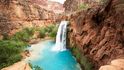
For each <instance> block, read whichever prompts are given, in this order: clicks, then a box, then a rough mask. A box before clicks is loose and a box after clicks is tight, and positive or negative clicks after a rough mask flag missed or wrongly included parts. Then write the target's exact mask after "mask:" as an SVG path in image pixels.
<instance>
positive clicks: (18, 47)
mask: <svg viewBox="0 0 124 70" xmlns="http://www.w3.org/2000/svg"><path fill="white" fill-rule="evenodd" d="M24 46H27V44H26V43H24V42H22V41H14V40H1V41H0V69H1V68H3V67H6V66H9V65H11V64H13V63H15V62H17V61H20V60H21V58H22V57H21V55H20V52H21V51H23V49H24Z"/></svg>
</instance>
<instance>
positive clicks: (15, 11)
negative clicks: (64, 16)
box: [0, 0, 55, 35]
mask: <svg viewBox="0 0 124 70" xmlns="http://www.w3.org/2000/svg"><path fill="white" fill-rule="evenodd" d="M32 1H34V0H32ZM32 1H28V0H10V2H7V3H5V4H4V3H1V4H0V34H4V33H7V34H10V35H11V34H14V33H15V32H17V31H18V30H20V29H21V28H24V27H33V26H35V27H41V26H43V25H45V24H49V23H53V22H54V19H55V13H54V12H52V11H49V10H46V9H44V8H42V7H41V6H40V5H39V3H40V2H42V1H38V2H36V1H34V3H33V2H32ZM44 1H45V0H44ZM36 3H38V4H36ZM44 3H45V2H44ZM41 4H42V3H41ZM43 5H46V4H43Z"/></svg>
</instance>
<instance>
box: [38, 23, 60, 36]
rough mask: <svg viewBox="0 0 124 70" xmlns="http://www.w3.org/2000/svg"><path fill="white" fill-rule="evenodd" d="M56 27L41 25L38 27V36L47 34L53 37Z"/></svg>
mask: <svg viewBox="0 0 124 70" xmlns="http://www.w3.org/2000/svg"><path fill="white" fill-rule="evenodd" d="M57 30H58V27H57V26H56V25H53V24H51V25H48V26H47V27H42V28H40V29H39V32H40V37H41V38H44V37H45V36H49V37H51V38H55V37H56V34H57Z"/></svg>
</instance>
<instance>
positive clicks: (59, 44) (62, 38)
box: [52, 21, 68, 51]
mask: <svg viewBox="0 0 124 70" xmlns="http://www.w3.org/2000/svg"><path fill="white" fill-rule="evenodd" d="M67 23H68V21H61V23H60V25H59V28H58V32H57V36H56V44H55V46H54V47H53V48H52V51H65V50H66V33H67Z"/></svg>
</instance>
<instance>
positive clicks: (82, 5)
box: [78, 3, 89, 10]
mask: <svg viewBox="0 0 124 70" xmlns="http://www.w3.org/2000/svg"><path fill="white" fill-rule="evenodd" d="M87 8H89V5H88V4H86V3H81V4H80V5H79V6H78V10H86V9H87Z"/></svg>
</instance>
